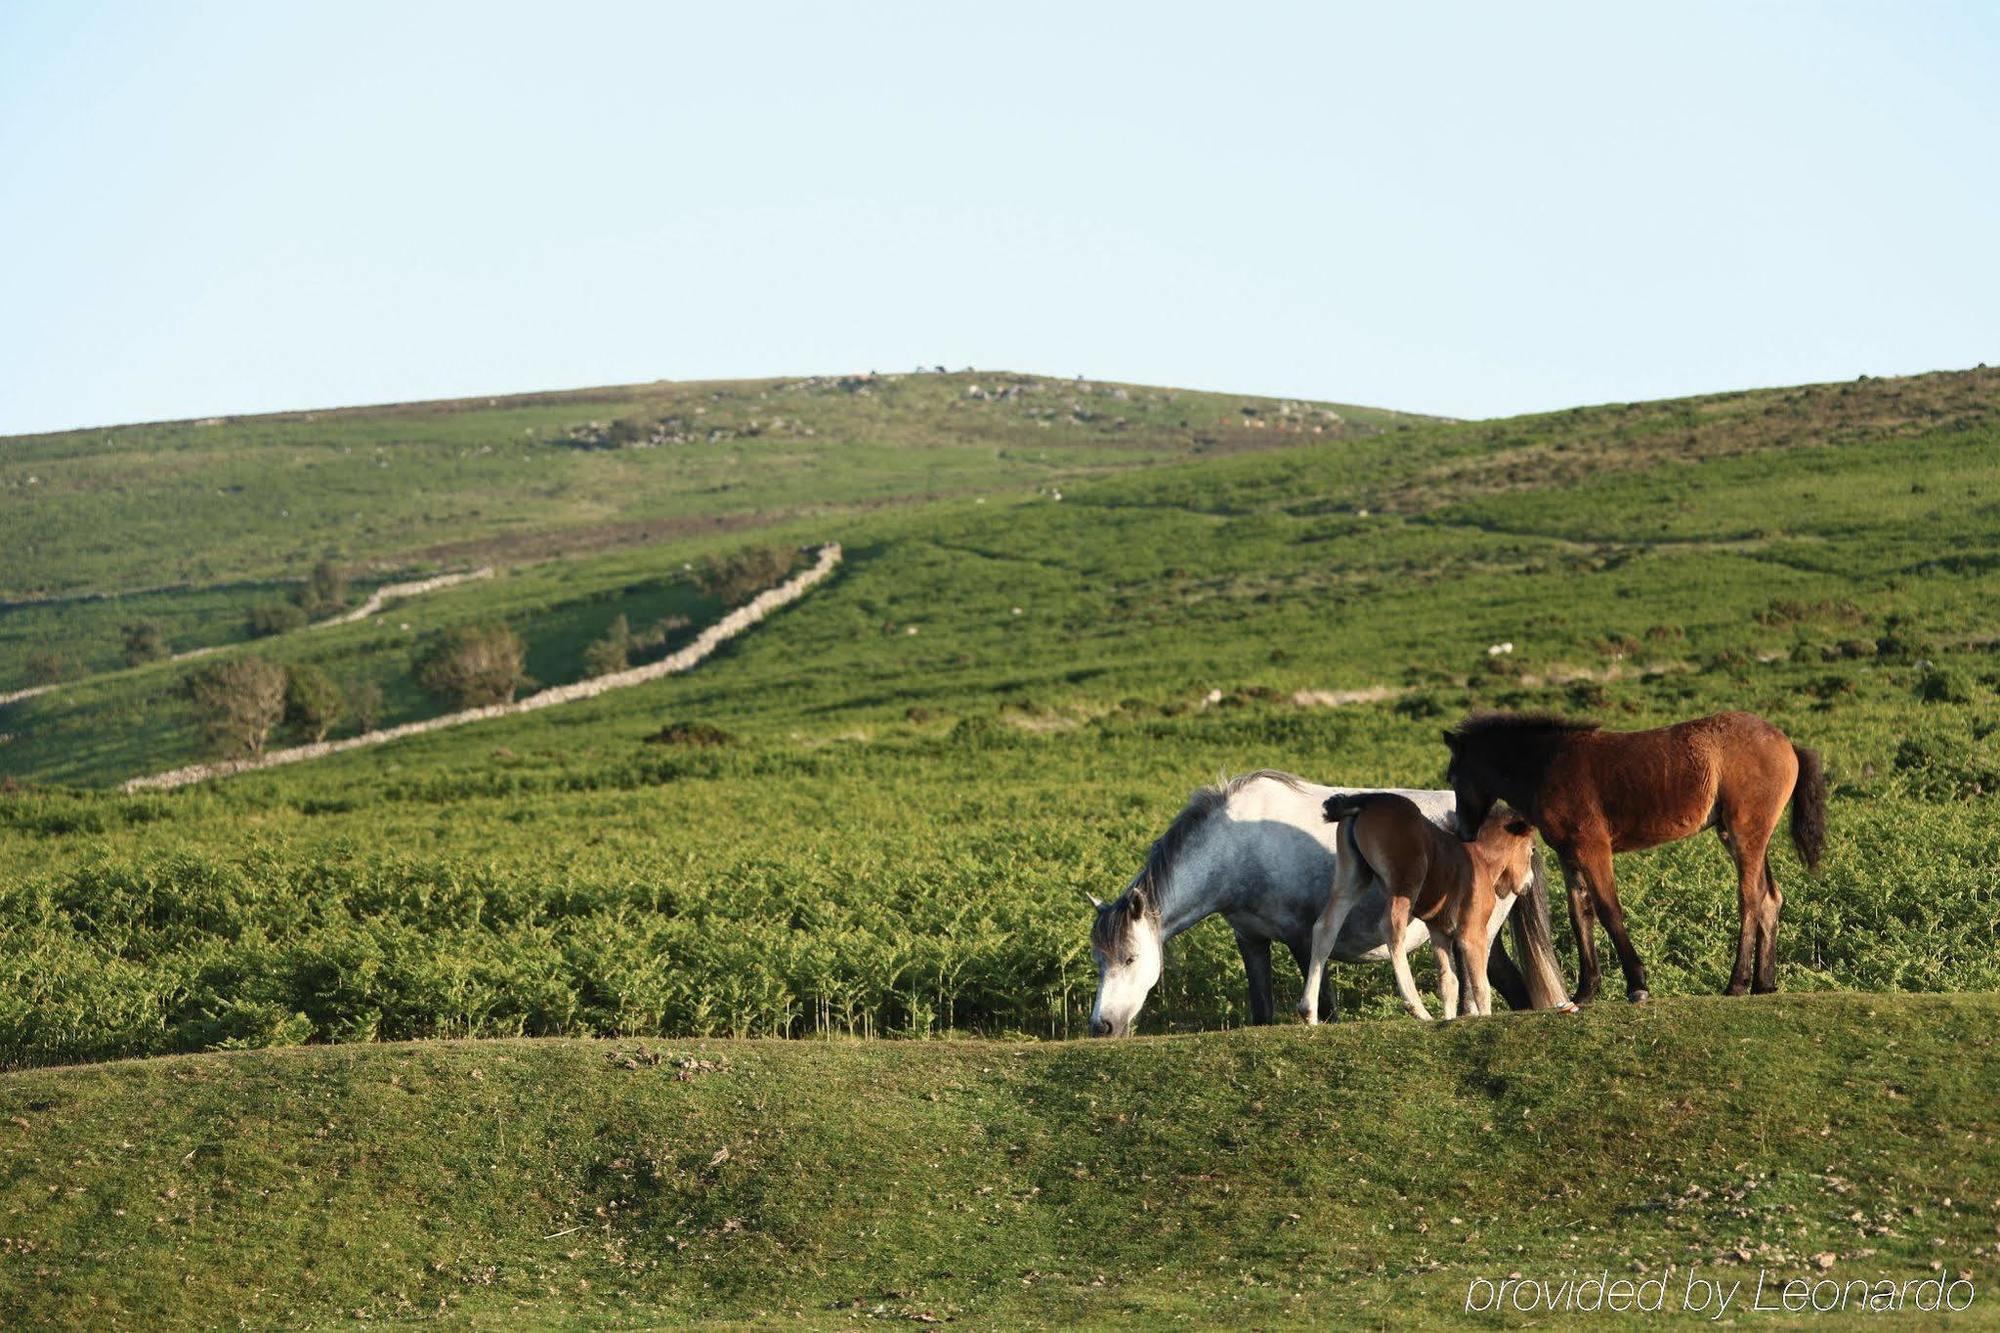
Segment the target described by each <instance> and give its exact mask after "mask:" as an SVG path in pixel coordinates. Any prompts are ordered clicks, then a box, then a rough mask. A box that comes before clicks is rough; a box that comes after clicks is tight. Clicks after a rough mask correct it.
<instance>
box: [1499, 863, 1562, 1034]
mask: <svg viewBox="0 0 2000 1333" xmlns="http://www.w3.org/2000/svg"><path fill="white" fill-rule="evenodd" d="M1521 897H1522V899H1523V901H1521V902H1517V903H1515V904H1514V910H1513V911H1511V912H1509V913H1507V927H1508V929H1509V930H1510V931H1511V932H1512V933H1513V936H1514V947H1515V948H1516V949H1517V950H1519V951H1520V954H1521V980H1522V981H1523V982H1524V983H1525V984H1526V986H1527V991H1528V997H1527V998H1528V1007H1529V1008H1531V1009H1559V1008H1561V1007H1562V1006H1563V1005H1566V1004H1568V1003H1569V990H1568V988H1567V987H1566V986H1564V984H1563V974H1562V965H1561V964H1560V963H1558V962H1557V961H1556V942H1555V938H1554V937H1553V936H1552V935H1551V934H1550V932H1549V876H1548V871H1547V870H1546V869H1545V868H1544V867H1543V864H1542V849H1541V848H1540V847H1536V848H1535V860H1534V874H1533V875H1532V876H1530V877H1529V880H1528V885H1527V887H1526V888H1525V889H1523V890H1522V892H1521ZM1496 952H1497V951H1496Z"/></svg>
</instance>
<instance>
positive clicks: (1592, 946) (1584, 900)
mask: <svg viewBox="0 0 2000 1333" xmlns="http://www.w3.org/2000/svg"><path fill="white" fill-rule="evenodd" d="M1556 859H1557V861H1559V862H1560V863H1561V865H1562V872H1563V886H1564V887H1565V888H1567V889H1568V890H1569V927H1570V930H1571V931H1572V932H1574V934H1575V935H1576V1002H1577V1003H1578V1004H1589V1003H1590V1002H1591V1001H1592V1000H1595V999H1596V998H1597V992H1598V988H1599V987H1600V986H1602V985H1603V984H1604V982H1603V973H1601V972H1600V971H1599V970H1598V967H1597V910H1596V909H1595V908H1594V907H1592V906H1591V901H1590V884H1589V881H1588V880H1586V879H1585V877H1584V873H1583V868H1582V866H1581V865H1580V864H1579V863H1578V861H1577V859H1576V857H1575V856H1574V855H1573V854H1572V853H1570V852H1567V851H1561V852H1558V853H1557V856H1556Z"/></svg>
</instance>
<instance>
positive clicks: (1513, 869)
mask: <svg viewBox="0 0 2000 1333" xmlns="http://www.w3.org/2000/svg"><path fill="white" fill-rule="evenodd" d="M1461 808H1462V807H1461ZM1471 850H1472V854H1473V856H1474V858H1475V859H1476V860H1477V861H1478V862H1479V863H1480V865H1481V867H1482V869H1483V870H1484V871H1485V873H1488V874H1490V875H1492V876H1493V892H1494V895H1495V896H1496V897H1501V898H1507V897H1511V896H1513V895H1514V894H1517V893H1519V892H1521V890H1523V889H1525V888H1527V887H1528V884H1529V881H1531V880H1532V879H1533V878H1534V876H1535V826H1534V825H1533V824H1530V823H1529V822H1528V821H1527V820H1525V819H1523V818H1521V816H1519V815H1517V814H1515V813H1514V812H1513V811H1512V810H1509V809H1507V808H1506V807H1505V806H1495V807H1493V809H1492V810H1490V811H1488V812H1487V815H1486V818H1485V820H1484V821H1483V822H1482V823H1481V824H1480V826H1479V836H1478V837H1476V838H1475V839H1473V845H1472V849H1471Z"/></svg>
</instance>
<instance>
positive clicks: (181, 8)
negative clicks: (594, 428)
mask: <svg viewBox="0 0 2000 1333" xmlns="http://www.w3.org/2000/svg"><path fill="white" fill-rule="evenodd" d="M1996 71H2000V6H1994V5H1979V4H1966V5H1962V6H1952V5H1944V4H1925V3H1895V4H1888V3H1885V4H1880V5H1875V6H1854V5H1811V4H1803V3H1800V4H1777V3H1768V4H1756V3H1728V4H1715V5H1696V4H1687V3H1679V2H1678V0H1677V2H1676V3H1672V4H1657V5H1651V6H1642V5H1638V4H1626V3H1617V4H1579V5H1559V4H1534V5H1527V4H1504V5H1502V4H1490V3H1476V4H1462V5H1460V4H1437V5H1420V4H1412V5H1385V4H1367V5H1353V6H1334V5H1303V4H1302V5H1296V6H1292V5H1248V4H1242V3H1230V4H1214V5H1208V6H1199V7H1197V6H1180V5H1166V4H1159V3H1147V4H1132V5H1110V4H1093V5H1081V4H1073V3H1072V4H1055V5H1032V4H1012V5H1005V6H1000V5H984V6H977V7H975V6H971V5H947V4H938V3H927V4H912V5H892V4H882V3H871V4H867V5H853V6H837V5H830V4H820V5H804V4H799V5H756V4H728V5H716V4H703V5H666V4H646V5H630V6H625V5H612V4H561V5H556V4H550V5H544V6H528V5H507V4H498V3H482V4H464V5H450V4H442V3H438V4H427V3H396V4H368V3H354V2H353V0H343V3H339V4H288V3H258V4H193V3H188V4H182V3H146V4H90V3H75V2H70V0H64V2H61V3H30V2H29V0H0V255H4V261H0V311H4V315H0V432H16V431H27V430H35V429H51V428H59V427H68V426H78V425H85V424H99V423H108V422H116V421H127V420H141V419H159V418H171V417H185V416H199V415H207V414H210V413H223V412H251V411H259V410H271V409H279V408H305V407H318V406H330V405H336V404H345V403H357V402H379V401H386V400H399V399H410V398H429V397H445V396H452V395H461V394H475V393H486V392H499V391H516V390H529V389H543V388H561V387H570V386H579V385H591V384H604V383H614V382H622V381H632V380H648V379H659V378H667V379H685V378H698V377H711V376H741V375H766V374H792V373H805V372H821V371H834V370H847V369H869V368H874V369H879V370H901V369H907V368H909V367H911V366H913V365H916V364H919V363H921V364H925V365H930V364H934V363H939V362H942V363H945V364H948V365H950V366H951V367H952V368H954V369H956V368H958V367H961V366H965V365H973V366H979V367H982V368H1010V369H1020V370H1033V371H1042V372H1047V373H1052V374H1065V375H1066V374H1078V373H1081V374H1087V375H1090V376H1093V377H1102V378H1115V379H1125V380H1137V381H1146V382H1153V383H1168V384H1179V385H1189V386H1198V387H1208V388H1220V389H1233V390H1240V391H1244V392H1266V393H1283V394H1296V395H1302V396H1311V397H1317V398H1330V399H1337V400H1346V401H1352V402H1363V403H1374V404H1380V405H1384V406H1390V407H1402V408H1409V409H1413V410H1419V411H1434V412H1445V413H1451V414H1454V415H1465V416H1475V415H1476V416H1486V415H1496V414H1502V413H1510V412H1518V411H1526V410H1532V409H1537V408H1552V407H1562V406H1568V405H1571V404H1576V403H1585V402H1599V401H1606V400H1617V399H1633V398H1648V397H1660V396H1665V395H1672V394H1681V393H1691V392H1701V391H1707V390H1718V389H1730V388H1738V387H1746V386H1750V385H1757V384H1778V383H1793V382H1798V381H1804V380H1816V379H1845V378H1851V377H1853V376H1854V375H1857V374H1860V373H1864V372H1866V373H1870V374H1895V373H1902V372H1909V371H1917V370H1925V369H1933V368H1944V367H1962V366H1969V365H1971V364H1973V363H1974V362H1978V361H1987V362H1994V361H2000V74H1996Z"/></svg>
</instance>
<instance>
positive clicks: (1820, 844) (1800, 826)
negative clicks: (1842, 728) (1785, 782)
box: [1792, 745, 1826, 870]
mask: <svg viewBox="0 0 2000 1333" xmlns="http://www.w3.org/2000/svg"><path fill="white" fill-rule="evenodd" d="M1792 753H1793V754H1795V755H1797V756H1798V758H1799V780H1798V782H1797V784H1796V785H1794V786H1793V788H1792V846H1793V847H1795V848H1797V849H1798V853H1799V860H1801V861H1804V862H1805V863H1806V869H1807V870H1818V869H1819V858H1820V854H1821V853H1822V852H1824V851H1825V850H1826V770H1825V769H1823V768H1821V767H1820V762H1819V751H1817V750H1808V749H1806V748H1805V747H1804V746H1803V745H1794V746H1793V747H1792Z"/></svg>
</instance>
